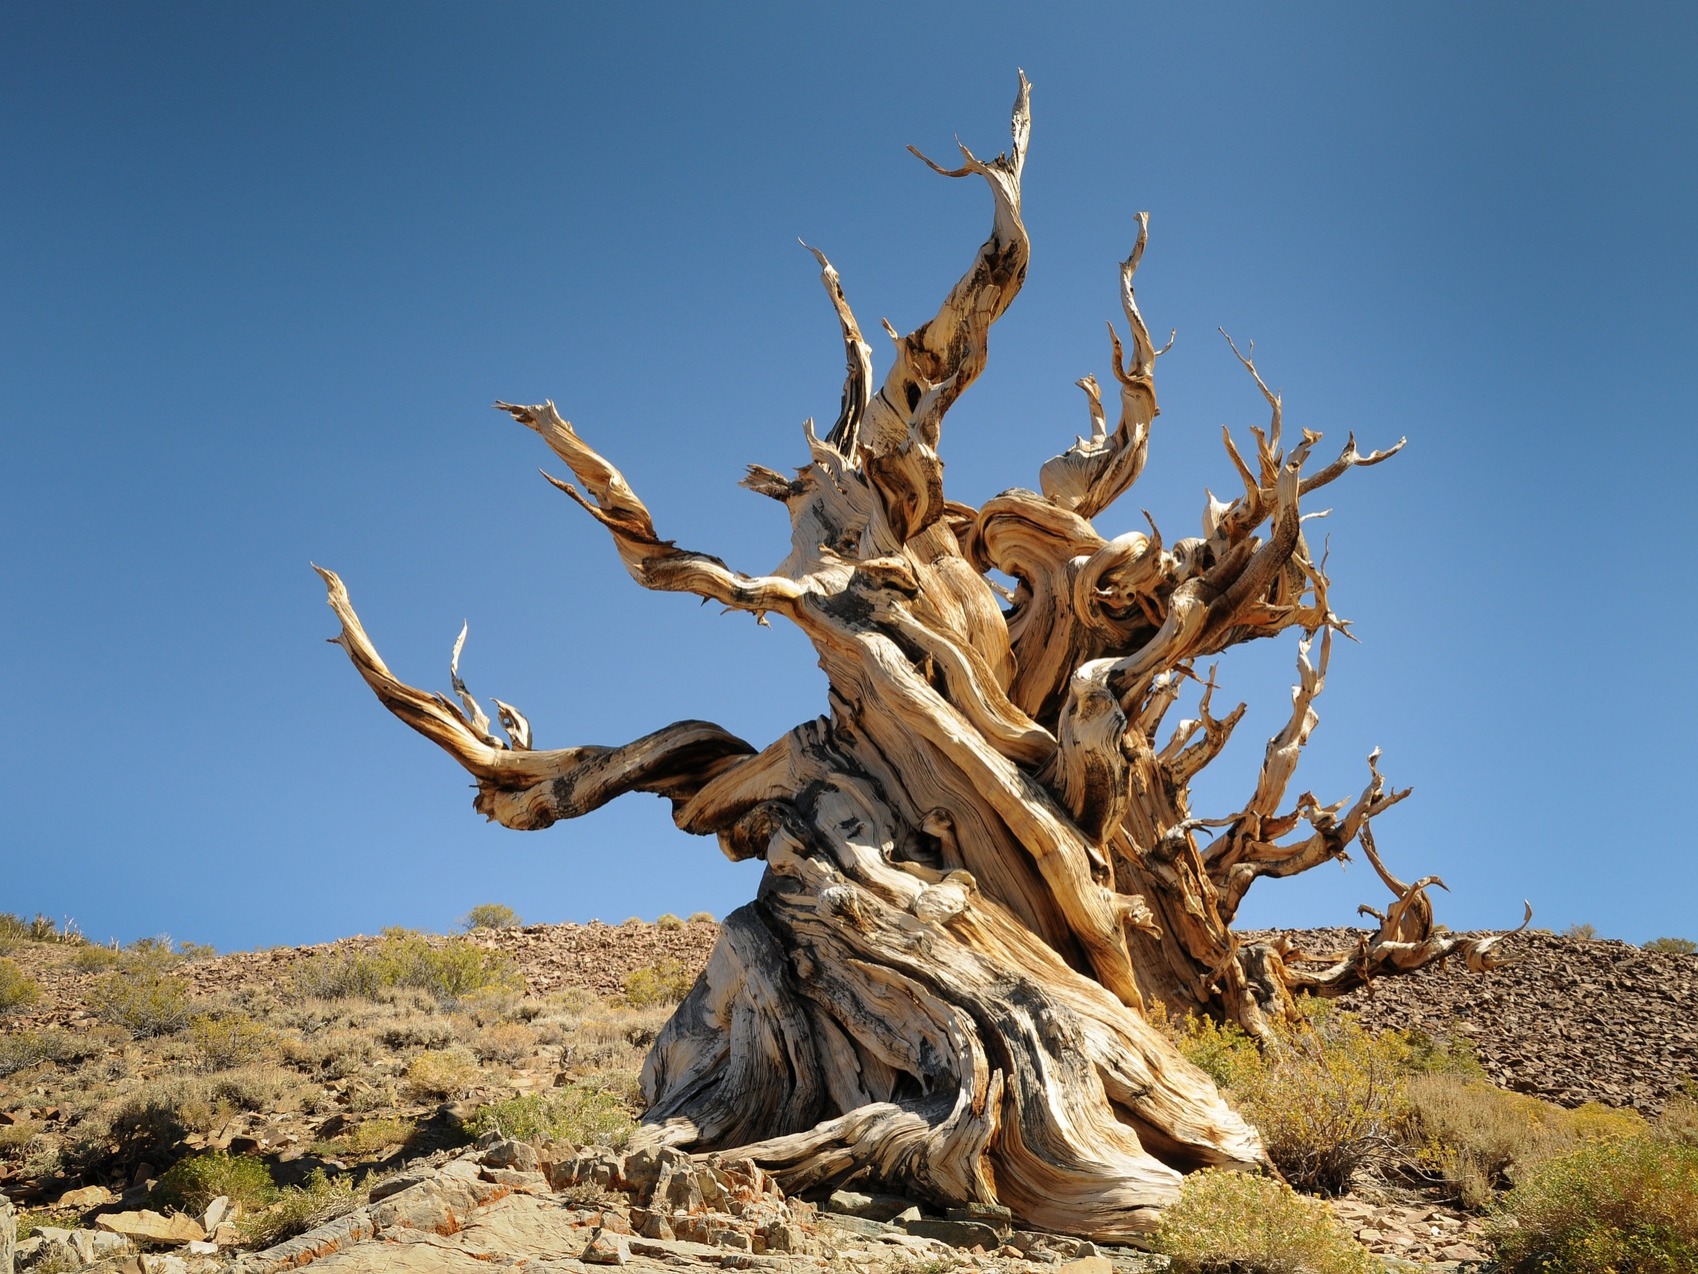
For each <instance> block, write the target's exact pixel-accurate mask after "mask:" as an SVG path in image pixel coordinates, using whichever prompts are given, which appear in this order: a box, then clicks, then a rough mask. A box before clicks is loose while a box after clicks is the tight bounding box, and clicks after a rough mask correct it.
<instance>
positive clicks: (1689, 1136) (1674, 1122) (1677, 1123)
mask: <svg viewBox="0 0 1698 1274" xmlns="http://www.w3.org/2000/svg"><path fill="white" fill-rule="evenodd" d="M1656 1132H1657V1136H1659V1137H1664V1138H1667V1139H1668V1140H1670V1141H1681V1142H1685V1143H1686V1144H1687V1145H1689V1146H1698V1083H1695V1082H1694V1081H1692V1080H1687V1081H1686V1083H1685V1085H1683V1086H1682V1088H1681V1090H1680V1091H1679V1092H1678V1093H1676V1094H1675V1095H1674V1096H1673V1097H1670V1098H1669V1101H1668V1105H1666V1106H1664V1107H1663V1113H1662V1114H1660V1115H1658V1116H1657V1123H1656Z"/></svg>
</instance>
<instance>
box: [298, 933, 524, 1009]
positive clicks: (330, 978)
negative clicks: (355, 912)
mask: <svg viewBox="0 0 1698 1274" xmlns="http://www.w3.org/2000/svg"><path fill="white" fill-rule="evenodd" d="M295 983H296V986H297V987H298V988H299V989H300V990H301V991H302V992H303V993H305V994H307V995H314V996H319V997H322V998H324V999H340V998H345V997H349V996H360V997H364V998H367V999H370V998H373V997H375V996H376V995H377V994H378V993H379V992H381V991H383V990H385V989H387V988H390V987H418V988H419V989H420V990H423V991H427V992H429V993H430V994H432V995H434V996H436V997H437V998H438V999H442V1000H454V999H458V998H460V997H461V996H466V995H470V994H472V993H473V992H475V991H484V990H523V989H524V985H525V980H524V978H523V977H522V976H521V975H520V973H519V968H518V965H517V964H515V963H514V961H513V957H512V956H510V955H508V954H506V953H505V952H502V951H487V950H485V949H484V948H483V947H480V946H477V945H475V944H474V943H470V942H467V941H465V940H464V939H461V938H450V939H447V940H446V941H444V942H440V943H434V944H433V943H432V942H431V941H430V939H429V938H427V937H425V935H424V934H422V933H419V932H417V931H415V930H411V929H385V930H384V931H383V940H382V941H381V942H379V943H378V944H377V945H376V946H374V947H368V948H366V949H365V950H355V951H326V952H324V953H322V954H320V955H316V956H313V957H311V958H309V959H307V960H304V961H302V962H301V963H300V964H299V965H298V966H296V970H295Z"/></svg>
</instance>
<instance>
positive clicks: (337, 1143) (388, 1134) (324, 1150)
mask: <svg viewBox="0 0 1698 1274" xmlns="http://www.w3.org/2000/svg"><path fill="white" fill-rule="evenodd" d="M418 1127H419V1126H418V1124H417V1123H416V1122H415V1121H413V1120H411V1119H393V1118H386V1119H368V1120H366V1121H365V1122H364V1123H362V1124H356V1125H355V1126H354V1127H352V1128H350V1129H348V1130H347V1131H346V1132H342V1133H338V1134H337V1135H336V1136H334V1137H331V1138H328V1139H326V1140H324V1141H319V1142H315V1143H314V1144H313V1146H312V1153H314V1154H317V1155H346V1156H356V1157H357V1156H361V1155H369V1154H374V1153H375V1152H377V1151H379V1150H383V1149H385V1148H386V1147H389V1146H399V1145H404V1144H405V1143H406V1141H407V1139H408V1138H409V1137H411V1136H412V1135H413V1134H414V1133H415V1132H417V1131H418Z"/></svg>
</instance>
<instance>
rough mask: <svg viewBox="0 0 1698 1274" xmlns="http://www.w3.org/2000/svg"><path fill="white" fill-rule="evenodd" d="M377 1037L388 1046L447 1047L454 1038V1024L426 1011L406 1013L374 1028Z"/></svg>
mask: <svg viewBox="0 0 1698 1274" xmlns="http://www.w3.org/2000/svg"><path fill="white" fill-rule="evenodd" d="M376 1030H377V1038H378V1039H380V1040H382V1041H383V1043H385V1044H387V1045H388V1046H389V1047H390V1048H395V1049H401V1048H447V1047H448V1046H449V1045H450V1044H452V1043H453V1042H454V1040H455V1036H456V1034H457V1032H456V1031H455V1030H454V1024H453V1023H452V1022H450V1021H448V1020H447V1019H446V1018H441V1017H435V1016H432V1015H431V1014H428V1013H408V1014H406V1015H405V1016H404V1017H398V1018H396V1019H394V1020H393V1021H390V1022H385V1023H384V1024H383V1025H382V1026H379V1027H377V1028H376Z"/></svg>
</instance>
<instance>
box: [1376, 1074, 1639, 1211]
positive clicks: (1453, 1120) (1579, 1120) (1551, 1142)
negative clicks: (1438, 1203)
mask: <svg viewBox="0 0 1698 1274" xmlns="http://www.w3.org/2000/svg"><path fill="white" fill-rule="evenodd" d="M1408 1094H1409V1102H1408V1106H1407V1109H1406V1113H1405V1115H1404V1119H1403V1121H1402V1126H1401V1128H1400V1134H1401V1139H1402V1141H1403V1143H1404V1144H1405V1146H1406V1147H1407V1148H1408V1150H1409V1152H1410V1154H1411V1155H1412V1157H1413V1166H1414V1169H1415V1171H1416V1172H1417V1173H1418V1174H1420V1175H1422V1176H1425V1177H1426V1178H1428V1179H1436V1180H1439V1181H1442V1182H1443V1184H1444V1185H1445V1187H1446V1188H1447V1189H1448V1190H1449V1191H1450V1193H1451V1194H1452V1195H1453V1196H1454V1197H1455V1198H1456V1199H1457V1200H1458V1201H1459V1202H1461V1203H1462V1204H1463V1205H1464V1206H1466V1207H1470V1208H1481V1207H1484V1206H1486V1205H1487V1204H1488V1203H1490V1202H1491V1200H1492V1197H1493V1194H1494V1192H1495V1191H1498V1190H1501V1189H1504V1188H1505V1187H1507V1186H1508V1185H1510V1184H1511V1182H1512V1181H1513V1180H1514V1179H1515V1178H1516V1176H1517V1175H1518V1174H1519V1173H1522V1172H1524V1171H1525V1170H1527V1169H1529V1168H1532V1167H1534V1166H1535V1165H1537V1164H1540V1163H1543V1162H1544V1161H1546V1160H1548V1159H1551V1158H1554V1157H1556V1156H1558V1155H1562V1154H1566V1153H1568V1152H1569V1151H1572V1150H1574V1149H1577V1148H1578V1147H1579V1146H1581V1145H1583V1144H1584V1143H1586V1142H1588V1141H1602V1140H1609V1139H1621V1138H1624V1137H1632V1136H1636V1135H1639V1134H1642V1133H1644V1132H1645V1131H1646V1123H1645V1120H1644V1117H1643V1116H1641V1115H1640V1114H1638V1112H1636V1111H1633V1110H1617V1109H1614V1108H1612V1107H1609V1106H1602V1105H1599V1104H1598V1103H1596V1102H1588V1103H1587V1104H1586V1105H1584V1106H1581V1107H1580V1108H1578V1109H1576V1110H1565V1109H1564V1108H1563V1107H1561V1106H1558V1105H1556V1104H1554V1103H1552V1102H1548V1101H1542V1100H1540V1099H1539V1098H1537V1097H1531V1096H1527V1095H1525V1094H1522V1093H1511V1092H1506V1091H1505V1090H1504V1089H1501V1088H1494V1087H1493V1086H1492V1085H1490V1084H1487V1083H1484V1082H1482V1081H1479V1080H1471V1079H1463V1078H1459V1077H1457V1076H1454V1075H1443V1074H1440V1075H1420V1076H1415V1077H1414V1078H1412V1079H1410V1081H1409V1084H1408Z"/></svg>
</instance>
